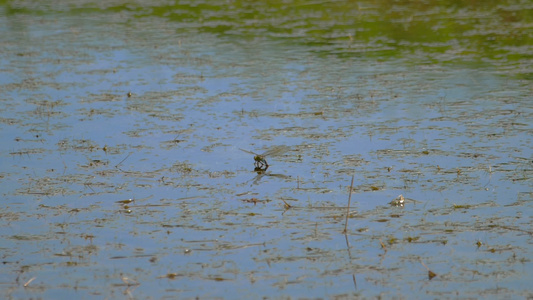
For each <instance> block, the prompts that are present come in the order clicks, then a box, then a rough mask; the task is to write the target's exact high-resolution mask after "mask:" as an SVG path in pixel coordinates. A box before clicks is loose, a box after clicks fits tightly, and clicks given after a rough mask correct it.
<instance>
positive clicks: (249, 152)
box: [239, 148, 258, 155]
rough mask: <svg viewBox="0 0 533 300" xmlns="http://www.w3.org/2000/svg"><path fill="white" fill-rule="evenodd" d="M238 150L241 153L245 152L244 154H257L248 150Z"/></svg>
mask: <svg viewBox="0 0 533 300" xmlns="http://www.w3.org/2000/svg"><path fill="white" fill-rule="evenodd" d="M239 150H241V151H243V152H246V153H248V154H252V155H258V154H257V153H254V152H252V151H248V150H244V149H241V148H239Z"/></svg>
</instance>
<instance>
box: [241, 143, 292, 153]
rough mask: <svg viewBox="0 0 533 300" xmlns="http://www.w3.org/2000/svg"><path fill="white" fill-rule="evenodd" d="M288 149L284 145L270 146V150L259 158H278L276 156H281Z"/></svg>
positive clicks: (288, 148)
mask: <svg viewBox="0 0 533 300" xmlns="http://www.w3.org/2000/svg"><path fill="white" fill-rule="evenodd" d="M290 149H291V148H290V147H289V146H285V145H281V146H272V147H271V148H270V149H268V150H267V151H266V152H265V153H263V154H262V155H261V156H278V155H282V154H283V153H285V152H287V151H289V150H290ZM241 150H242V149H241Z"/></svg>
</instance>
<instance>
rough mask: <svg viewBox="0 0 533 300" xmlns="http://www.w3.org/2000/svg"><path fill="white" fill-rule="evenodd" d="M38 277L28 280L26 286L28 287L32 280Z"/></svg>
mask: <svg viewBox="0 0 533 300" xmlns="http://www.w3.org/2000/svg"><path fill="white" fill-rule="evenodd" d="M36 278H37V277H32V278H30V280H28V281H26V283H25V284H24V287H28V285H30V283H31V282H32V281H34V280H35V279H36Z"/></svg>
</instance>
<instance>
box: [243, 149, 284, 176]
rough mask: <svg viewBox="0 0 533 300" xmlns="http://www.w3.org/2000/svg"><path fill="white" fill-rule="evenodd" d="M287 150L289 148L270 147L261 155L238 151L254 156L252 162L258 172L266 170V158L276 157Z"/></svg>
mask: <svg viewBox="0 0 533 300" xmlns="http://www.w3.org/2000/svg"><path fill="white" fill-rule="evenodd" d="M239 149H240V148H239ZM289 149H290V147H289V146H272V147H270V149H268V150H267V151H265V152H264V153H263V154H257V153H255V152H252V151H248V150H244V149H240V150H241V151H244V152H246V153H249V154H252V155H254V161H255V162H254V166H255V167H256V168H258V169H260V170H266V169H268V163H267V161H266V157H267V156H278V155H281V154H283V153H285V152H287V151H289Z"/></svg>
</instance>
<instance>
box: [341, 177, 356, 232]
mask: <svg viewBox="0 0 533 300" xmlns="http://www.w3.org/2000/svg"><path fill="white" fill-rule="evenodd" d="M354 176H355V174H354V175H352V183H350V192H349V193H348V194H349V196H348V211H347V212H346V223H345V224H344V232H343V233H344V234H346V233H347V232H348V231H347V230H348V217H349V216H350V202H351V201H352V189H353V178H354Z"/></svg>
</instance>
